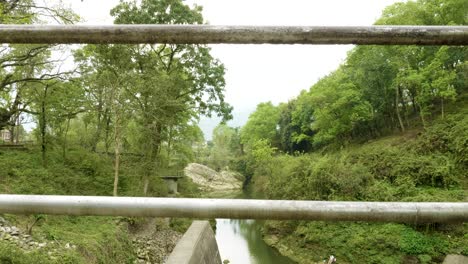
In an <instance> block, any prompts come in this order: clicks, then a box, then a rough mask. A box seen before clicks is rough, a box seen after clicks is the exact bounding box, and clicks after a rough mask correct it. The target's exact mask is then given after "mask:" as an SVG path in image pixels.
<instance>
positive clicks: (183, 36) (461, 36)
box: [0, 25, 468, 45]
mask: <svg viewBox="0 0 468 264" xmlns="http://www.w3.org/2000/svg"><path fill="white" fill-rule="evenodd" d="M0 43H63V44H67V43H68V44H70V43H93V44H105V43H120V44H137V43H174V44H216V43H230V44H264V43H269V44H366V45H367V44H377V45H412V44H415V45H467V44H468V26H210V25H107V26H86V25H0Z"/></svg>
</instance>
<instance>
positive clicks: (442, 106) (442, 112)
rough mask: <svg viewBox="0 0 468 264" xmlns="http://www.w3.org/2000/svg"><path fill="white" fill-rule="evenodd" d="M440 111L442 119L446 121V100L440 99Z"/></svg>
mask: <svg viewBox="0 0 468 264" xmlns="http://www.w3.org/2000/svg"><path fill="white" fill-rule="evenodd" d="M440 110H441V115H442V119H444V114H445V113H444V98H441V99H440Z"/></svg>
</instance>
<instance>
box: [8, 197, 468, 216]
mask: <svg viewBox="0 0 468 264" xmlns="http://www.w3.org/2000/svg"><path fill="white" fill-rule="evenodd" d="M0 213H10V214H54V215H102V216H104V215H107V216H143V217H144V216H148V217H186V218H232V219H271V220H320V221H366V222H406V223H429V222H438V223H447V222H467V221H468V203H463V202H460V203H435V202H434V203H433V202H424V203H416V202H336V201H290V200H243V199H195V198H146V197H106V196H60V195H10V194H1V195H0Z"/></svg>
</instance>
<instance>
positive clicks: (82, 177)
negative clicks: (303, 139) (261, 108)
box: [0, 0, 231, 263]
mask: <svg viewBox="0 0 468 264" xmlns="http://www.w3.org/2000/svg"><path fill="white" fill-rule="evenodd" d="M46 4H48V3H45V2H44V3H38V2H36V1H29V0H24V1H23V0H19V1H18V0H11V1H1V2H0V23H4V24H8V23H9V24H38V23H52V24H56V23H60V24H72V23H76V22H77V21H78V20H79V17H78V16H77V15H76V14H74V13H73V10H69V9H66V8H64V6H66V5H60V4H59V3H58V4H57V5H53V3H50V5H46ZM103 12H109V11H108V10H107V11H105V10H103ZM110 12H111V15H112V16H113V17H114V19H115V21H114V22H115V23H125V24H156V23H157V24H201V23H203V22H204V21H203V17H202V15H201V8H199V7H189V6H187V5H185V4H184V3H183V2H182V1H172V0H171V1H169V0H168V1H164V0H163V1H150V0H148V1H141V2H138V3H136V2H134V1H121V2H120V3H118V5H117V6H115V7H114V8H113V9H112V10H111V11H110ZM224 85H225V81H224V66H223V64H222V63H221V62H220V61H218V60H217V59H216V58H213V57H212V56H211V55H210V49H209V48H208V47H207V46H205V45H169V44H168V45H82V46H76V45H75V46H66V45H13V44H11V45H6V44H4V45H2V48H1V49H0V131H1V132H2V134H1V135H2V137H1V138H0V192H1V193H14V194H58V195H65V194H66V195H107V196H111V195H114V196H116V195H119V196H168V195H173V196H175V195H179V196H184V197H193V196H198V195H199V192H198V190H197V187H196V186H195V185H194V184H193V183H191V182H189V181H188V180H186V179H182V180H181V181H179V189H178V192H179V193H177V194H171V193H169V191H168V188H167V186H166V184H165V183H164V181H163V180H162V179H161V176H169V175H178V174H181V173H182V170H183V168H184V166H185V165H186V164H187V163H188V162H191V161H193V160H194V159H195V155H196V153H197V151H198V150H197V146H200V147H201V146H203V145H204V139H203V134H202V132H201V130H200V129H199V127H198V126H197V122H198V119H199V117H200V116H201V115H206V116H210V115H212V114H213V115H218V116H222V117H223V118H226V119H228V118H230V112H231V107H230V106H229V105H228V104H227V103H225V102H224V95H223V92H224ZM25 128H29V130H31V129H32V131H30V132H27V131H26V130H25ZM168 225H171V226H172V228H173V229H175V230H178V231H182V232H183V231H184V228H186V227H187V222H186V221H172V222H170V223H169V224H168V223H165V222H164V221H154V219H136V218H110V217H58V216H48V215H47V216H46V215H32V216H13V215H3V216H2V218H1V219H0V227H1V228H0V229H1V230H0V233H1V234H0V262H1V263H134V262H135V263H141V262H143V263H149V262H151V263H159V262H162V260H163V258H164V256H165V255H164V254H167V253H168V252H167V251H169V252H170V250H172V247H173V246H174V242H175V241H173V238H172V237H173V235H172V234H174V232H175V231H172V230H170V226H168ZM145 228H148V230H146V229H145ZM12 230H13V231H12ZM18 230H19V231H18ZM142 230H143V231H142ZM153 232H155V236H156V237H158V235H161V237H158V238H157V239H158V241H159V242H158V243H160V248H156V249H155V248H154V247H153V242H154V241H153V240H151V239H154V237H153V238H151V239H150V238H148V239H150V240H142V241H140V240H139V239H140V238H139V237H135V236H137V235H138V234H140V233H141V234H142V235H143V236H144V235H151V234H153ZM179 236H180V235H179ZM166 240H167V241H166ZM139 241H140V242H141V243H140V242H139ZM140 244H142V245H140ZM150 244H151V245H150ZM156 244H157V243H156ZM148 248H149V249H148ZM148 250H149V251H151V252H150V253H148V252H147V251H148ZM158 250H162V251H165V252H164V254H162V253H161V254H160V253H158V252H159V251H158ZM145 252H146V253H145ZM137 261H138V262H137Z"/></svg>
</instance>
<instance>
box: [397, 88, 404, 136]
mask: <svg viewBox="0 0 468 264" xmlns="http://www.w3.org/2000/svg"><path fill="white" fill-rule="evenodd" d="M395 90H396V95H395V112H396V114H397V117H398V122H399V123H400V129H401V132H405V125H404V124H403V119H401V115H400V107H399V104H400V87H397V88H396V89H395Z"/></svg>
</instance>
